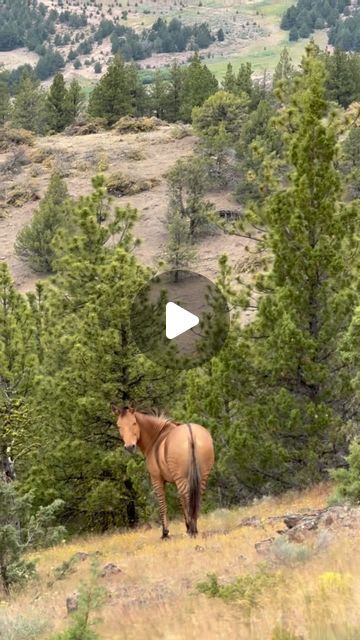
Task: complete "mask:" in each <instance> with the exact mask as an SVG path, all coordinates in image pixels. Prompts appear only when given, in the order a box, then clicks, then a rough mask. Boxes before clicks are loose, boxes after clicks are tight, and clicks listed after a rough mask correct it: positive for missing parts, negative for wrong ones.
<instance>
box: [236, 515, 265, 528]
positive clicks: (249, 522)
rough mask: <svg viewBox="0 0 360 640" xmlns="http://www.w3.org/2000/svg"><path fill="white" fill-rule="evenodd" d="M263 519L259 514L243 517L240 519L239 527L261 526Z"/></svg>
mask: <svg viewBox="0 0 360 640" xmlns="http://www.w3.org/2000/svg"><path fill="white" fill-rule="evenodd" d="M260 526H261V520H260V518H258V517H257V516H250V517H249V518H243V519H242V520H240V522H239V524H238V527H260Z"/></svg>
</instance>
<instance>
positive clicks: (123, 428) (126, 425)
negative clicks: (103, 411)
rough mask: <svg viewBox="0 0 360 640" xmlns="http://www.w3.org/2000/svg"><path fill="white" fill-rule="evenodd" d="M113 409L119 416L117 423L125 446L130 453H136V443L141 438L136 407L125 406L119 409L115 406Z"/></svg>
mask: <svg viewBox="0 0 360 640" xmlns="http://www.w3.org/2000/svg"><path fill="white" fill-rule="evenodd" d="M113 411H114V413H115V414H116V416H117V421H116V425H117V428H118V429H119V433H120V438H121V439H122V441H123V443H124V447H125V449H126V450H127V451H129V453H134V451H135V449H136V444H137V442H138V440H139V438H140V427H139V425H138V423H137V420H136V416H135V409H133V408H129V407H123V408H122V409H118V408H116V407H113Z"/></svg>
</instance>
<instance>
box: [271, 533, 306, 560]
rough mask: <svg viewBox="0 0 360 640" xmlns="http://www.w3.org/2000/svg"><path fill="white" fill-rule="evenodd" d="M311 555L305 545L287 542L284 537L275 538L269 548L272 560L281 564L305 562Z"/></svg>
mask: <svg viewBox="0 0 360 640" xmlns="http://www.w3.org/2000/svg"><path fill="white" fill-rule="evenodd" d="M312 553H313V552H312V550H311V549H310V547H308V546H307V545H306V544H299V543H297V542H289V540H288V539H287V538H285V537H281V538H276V540H274V542H273V543H272V545H271V548H270V554H271V556H272V558H273V559H274V560H275V561H277V562H280V563H282V564H294V563H299V562H306V561H307V560H309V559H310V558H311V556H312Z"/></svg>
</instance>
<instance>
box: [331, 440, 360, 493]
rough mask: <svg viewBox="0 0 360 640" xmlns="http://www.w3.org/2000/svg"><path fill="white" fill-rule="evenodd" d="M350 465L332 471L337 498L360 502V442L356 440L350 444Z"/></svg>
mask: <svg viewBox="0 0 360 640" xmlns="http://www.w3.org/2000/svg"><path fill="white" fill-rule="evenodd" d="M346 461H347V464H348V467H347V468H346V469H336V470H333V471H332V472H331V477H332V478H333V479H334V480H335V482H336V485H337V488H336V494H335V498H336V499H337V500H341V501H342V500H348V501H350V502H352V503H354V504H360V444H359V442H357V441H355V442H353V443H352V444H351V445H350V453H349V455H348V456H347V458H346Z"/></svg>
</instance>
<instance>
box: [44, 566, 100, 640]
mask: <svg viewBox="0 0 360 640" xmlns="http://www.w3.org/2000/svg"><path fill="white" fill-rule="evenodd" d="M97 580H98V570H97V566H96V564H93V566H92V578H91V580H90V582H88V583H82V584H81V586H80V589H79V599H78V607H77V610H76V611H75V612H74V613H73V614H72V615H71V622H70V625H69V628H68V629H67V630H66V631H64V632H62V633H59V634H56V635H55V636H52V637H51V639H50V640H100V638H99V635H98V634H97V632H96V631H95V628H96V626H97V625H98V624H99V622H100V619H99V618H98V617H96V616H95V615H94V614H96V612H97V611H99V609H101V608H102V606H103V605H104V603H105V600H106V595H107V592H106V590H105V589H104V588H103V587H98V586H97Z"/></svg>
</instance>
